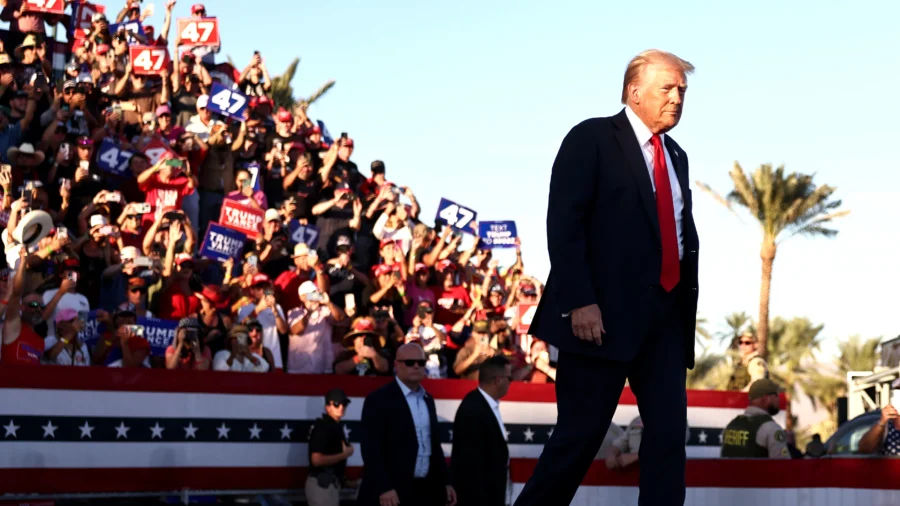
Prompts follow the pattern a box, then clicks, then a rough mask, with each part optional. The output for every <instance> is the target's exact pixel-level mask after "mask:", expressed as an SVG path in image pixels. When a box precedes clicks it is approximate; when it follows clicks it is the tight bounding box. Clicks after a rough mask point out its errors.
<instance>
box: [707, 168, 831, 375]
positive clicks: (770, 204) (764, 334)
mask: <svg viewBox="0 0 900 506" xmlns="http://www.w3.org/2000/svg"><path fill="white" fill-rule="evenodd" d="M731 180H732V182H733V184H734V189H732V190H731V192H730V193H729V194H728V196H727V198H726V197H722V196H721V195H720V194H719V193H716V192H715V191H714V190H713V189H712V188H710V186H709V185H707V184H705V183H702V182H699V181H698V182H697V185H698V186H699V187H700V188H701V189H703V190H704V191H706V192H707V193H709V194H710V195H712V196H713V197H714V198H715V199H716V200H717V201H718V202H720V203H721V204H722V205H724V206H725V207H726V208H728V209H729V210H730V211H731V212H735V210H734V207H733V205H734V204H737V205H739V206H741V207H744V208H746V209H747V210H748V211H749V212H750V214H752V215H753V217H754V218H756V220H757V221H758V222H759V224H760V227H761V229H762V236H763V237H762V246H761V248H760V258H761V259H762V279H761V282H760V289H759V319H758V320H757V334H756V336H757V339H758V340H759V349H760V353H761V354H762V355H763V358H766V353H767V352H768V351H769V350H770V349H771V347H770V346H768V344H767V343H768V340H769V333H770V332H769V291H770V287H771V283H772V266H773V264H774V262H775V253H776V251H777V247H778V243H779V242H780V240H783V239H786V238H789V237H791V236H793V235H796V234H800V235H806V236H825V237H833V236H834V235H836V234H837V230H834V229H831V228H828V226H829V225H830V224H831V222H832V220H834V219H835V218H837V217H839V216H844V215H846V214H847V213H848V212H849V211H845V210H838V208H839V207H840V205H841V201H840V200H831V197H832V195H833V194H834V192H835V188H834V187H832V186H828V185H822V186H816V185H815V184H814V183H813V176H811V175H806V174H801V173H796V172H794V173H790V174H785V172H784V167H783V166H781V167H778V168H777V169H774V170H773V169H772V166H771V165H762V166H760V167H759V168H758V169H756V171H755V172H753V174H751V175H749V176H748V175H747V174H745V173H744V170H743V169H742V168H741V166H740V165H739V164H738V163H737V162H735V164H734V168H733V169H732V170H731Z"/></svg>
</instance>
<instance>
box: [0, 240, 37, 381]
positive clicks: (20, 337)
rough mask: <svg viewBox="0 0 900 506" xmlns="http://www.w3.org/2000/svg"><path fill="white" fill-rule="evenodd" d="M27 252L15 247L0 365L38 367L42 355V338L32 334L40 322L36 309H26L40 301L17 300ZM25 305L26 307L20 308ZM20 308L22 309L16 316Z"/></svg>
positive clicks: (0, 349)
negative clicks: (13, 273)
mask: <svg viewBox="0 0 900 506" xmlns="http://www.w3.org/2000/svg"><path fill="white" fill-rule="evenodd" d="M27 256H28V253H27V252H26V251H25V248H19V260H18V268H17V269H16V271H15V276H14V277H13V279H12V289H11V290H10V292H9V300H8V301H0V302H3V303H4V305H6V321H5V322H4V323H3V331H2V336H3V339H2V346H0V365H5V364H26V365H40V364H41V358H42V357H43V355H44V339H43V337H42V336H41V335H39V334H38V333H37V332H35V330H34V327H33V324H34V323H35V322H39V321H40V309H39V308H28V307H27V306H29V305H34V304H38V305H40V302H38V300H36V298H32V300H28V298H27V297H26V299H25V300H21V297H22V291H23V288H24V285H25V260H26V258H27ZM23 305H24V306H26V307H23ZM20 308H22V310H21V313H20Z"/></svg>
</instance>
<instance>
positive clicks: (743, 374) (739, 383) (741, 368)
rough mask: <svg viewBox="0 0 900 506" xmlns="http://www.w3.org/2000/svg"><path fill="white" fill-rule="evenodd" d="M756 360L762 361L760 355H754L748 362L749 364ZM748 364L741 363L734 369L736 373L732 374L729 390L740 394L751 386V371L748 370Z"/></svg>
mask: <svg viewBox="0 0 900 506" xmlns="http://www.w3.org/2000/svg"><path fill="white" fill-rule="evenodd" d="M754 360H760V358H759V355H753V357H752V358H750V360H748V361H747V364H749V363H750V362H753V361H754ZM747 364H744V362H743V361H740V362H738V364H737V365H736V366H735V367H734V372H733V373H731V378H730V379H729V380H728V390H734V391H738V392H739V391H741V390H743V389H744V388H746V387H747V385H749V384H750V370H749V369H747Z"/></svg>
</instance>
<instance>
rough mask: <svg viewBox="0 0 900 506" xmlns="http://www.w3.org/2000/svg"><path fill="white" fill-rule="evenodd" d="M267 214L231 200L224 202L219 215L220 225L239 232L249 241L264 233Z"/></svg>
mask: <svg viewBox="0 0 900 506" xmlns="http://www.w3.org/2000/svg"><path fill="white" fill-rule="evenodd" d="M265 217H266V212H265V211H263V210H261V209H255V208H253V207H250V206H245V205H242V204H239V203H237V202H236V201H234V200H231V199H225V201H224V202H222V211H221V212H220V214H219V224H221V225H224V226H226V227H228V228H231V229H234V230H238V231H240V232H243V233H244V234H246V235H247V238H248V239H256V236H257V235H259V233H260V232H262V225H263V220H264V219H265Z"/></svg>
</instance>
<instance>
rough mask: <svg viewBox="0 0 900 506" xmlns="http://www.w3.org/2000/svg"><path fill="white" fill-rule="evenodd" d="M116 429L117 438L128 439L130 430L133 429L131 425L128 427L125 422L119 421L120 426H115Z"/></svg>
mask: <svg viewBox="0 0 900 506" xmlns="http://www.w3.org/2000/svg"><path fill="white" fill-rule="evenodd" d="M115 429H116V439H119V438H122V439H128V431H129V430H131V427H126V426H125V422H124V421H122V422H119V426H118V427H115Z"/></svg>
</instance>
